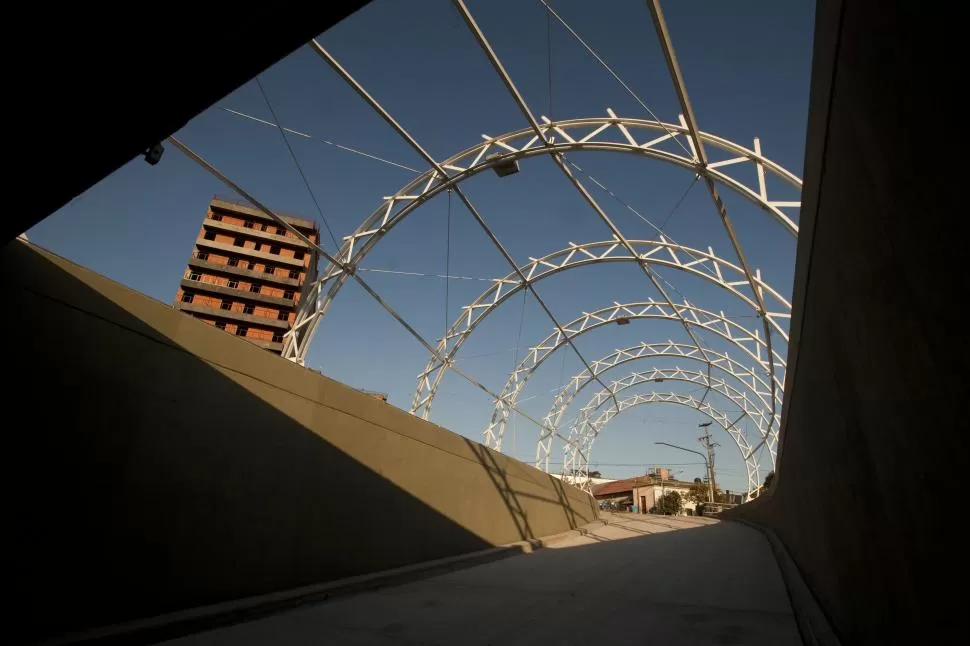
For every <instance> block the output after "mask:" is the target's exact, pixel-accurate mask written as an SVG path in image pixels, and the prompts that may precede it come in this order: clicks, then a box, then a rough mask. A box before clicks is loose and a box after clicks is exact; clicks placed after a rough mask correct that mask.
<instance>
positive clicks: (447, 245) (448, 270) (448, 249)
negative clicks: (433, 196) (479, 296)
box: [441, 190, 451, 345]
mask: <svg viewBox="0 0 970 646" xmlns="http://www.w3.org/2000/svg"><path fill="white" fill-rule="evenodd" d="M445 231H446V234H445V236H446V237H445V276H450V275H451V190H449V191H448V220H447V225H446V226H445ZM450 288H451V281H450V280H446V281H445V331H444V333H443V334H444V336H442V337H441V339H442V341H444V343H445V344H446V345H447V343H448V296H449V290H450Z"/></svg>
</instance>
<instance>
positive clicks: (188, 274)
mask: <svg viewBox="0 0 970 646" xmlns="http://www.w3.org/2000/svg"><path fill="white" fill-rule="evenodd" d="M283 219H284V220H285V221H286V222H287V223H288V224H291V225H293V226H294V227H295V228H296V229H297V230H298V231H300V232H301V233H303V234H304V235H305V236H306V237H307V238H309V239H310V240H312V241H313V242H314V243H315V244H319V242H320V231H319V229H318V228H317V225H316V224H314V223H313V222H312V221H310V220H303V219H300V218H295V217H289V216H283ZM316 268H317V257H316V253H315V252H314V250H313V249H312V248H311V247H310V246H308V245H307V244H306V243H305V242H303V241H302V240H299V239H298V238H297V237H296V236H295V235H293V233H292V232H290V231H288V230H286V229H284V228H283V227H281V226H279V225H277V223H276V222H275V221H274V220H273V219H272V218H270V217H269V216H267V215H266V214H264V213H263V212H262V211H259V210H258V209H255V208H253V207H251V206H248V205H246V204H242V203H238V202H234V201H231V200H225V199H221V198H214V199H213V200H212V202H210V203H209V211H208V213H206V217H205V219H204V220H203V221H202V228H201V229H200V231H199V235H198V237H197V239H196V241H195V245H194V247H193V249H192V256H191V258H189V261H188V266H187V267H186V269H185V274H184V275H183V276H182V281H181V283H180V284H179V289H178V291H177V292H176V294H175V307H177V308H178V309H180V310H182V311H183V312H185V313H186V314H190V315H192V316H194V317H196V318H198V319H200V320H202V321H205V322H206V323H208V324H209V325H214V326H215V327H217V328H220V329H223V330H225V331H226V332H228V333H229V334H234V335H236V336H240V337H243V338H245V339H246V340H247V341H250V342H252V343H255V344H256V345H258V346H260V347H262V348H265V349H267V350H269V351H270V352H274V353H276V354H280V353H281V352H282V351H283V335H284V334H285V333H286V332H287V331H289V329H290V327H291V326H292V325H293V322H294V320H295V318H296V309H297V306H298V304H299V302H300V298H301V297H302V295H303V291H304V285H306V283H307V280H308V279H312V278H313V277H314V276H315V275H316Z"/></svg>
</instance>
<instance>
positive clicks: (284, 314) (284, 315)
mask: <svg viewBox="0 0 970 646" xmlns="http://www.w3.org/2000/svg"><path fill="white" fill-rule="evenodd" d="M289 318H290V313H289V312H286V311H281V312H280V313H279V314H277V315H276V320H278V321H286V320H288V319H289Z"/></svg>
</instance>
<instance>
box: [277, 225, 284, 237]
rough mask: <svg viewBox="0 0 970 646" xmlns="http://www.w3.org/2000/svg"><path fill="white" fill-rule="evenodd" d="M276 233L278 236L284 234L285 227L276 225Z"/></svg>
mask: <svg viewBox="0 0 970 646" xmlns="http://www.w3.org/2000/svg"><path fill="white" fill-rule="evenodd" d="M276 235H278V236H285V235H286V229H284V228H283V227H276Z"/></svg>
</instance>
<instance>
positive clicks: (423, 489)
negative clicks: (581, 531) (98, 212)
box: [0, 242, 597, 641]
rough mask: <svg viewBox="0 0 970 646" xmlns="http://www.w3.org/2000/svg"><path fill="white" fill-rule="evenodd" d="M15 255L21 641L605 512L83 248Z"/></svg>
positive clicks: (400, 562) (394, 563)
mask: <svg viewBox="0 0 970 646" xmlns="http://www.w3.org/2000/svg"><path fill="white" fill-rule="evenodd" d="M0 266H2V269H3V274H4V276H5V277H6V278H7V281H8V284H9V289H8V299H9V301H8V309H7V311H6V315H5V316H4V317H3V335H4V338H6V339H8V344H9V345H8V348H7V351H6V353H5V355H6V356H5V359H6V361H5V368H6V373H7V378H6V380H5V391H4V399H5V402H6V407H5V409H6V411H7V424H6V430H7V432H6V440H7V446H6V452H5V454H6V456H7V462H8V464H7V466H6V468H5V469H4V482H5V486H4V492H5V500H6V502H5V505H4V507H5V509H6V510H7V512H8V515H9V520H8V522H7V523H6V533H5V536H4V541H5V549H4V554H5V558H6V559H9V564H8V565H7V566H5V568H6V570H7V571H8V572H12V573H13V579H12V580H11V581H10V584H11V585H12V586H13V588H14V589H16V590H17V592H18V594H17V595H15V596H14V598H13V606H14V607H12V608H9V611H10V612H9V613H8V616H9V617H11V621H12V622H13V624H14V625H13V633H14V641H19V640H26V639H29V640H35V639H40V638H45V637H52V636H56V635H64V634H71V633H78V632H84V631H88V630H91V629H97V628H101V627H105V626H110V625H115V624H119V623H123V622H129V621H133V620H138V619H143V618H147V617H153V616H157V615H162V614H165V613H172V612H177V611H182V610H185V609H189V608H197V607H200V606H207V605H210V604H218V603H223V602H226V601H230V600H235V599H241V598H245V597H252V596H256V595H264V594H267V593H271V592H277V591H281V590H287V589H291V588H296V587H299V586H306V585H311V584H315V583H320V582H325V581H332V580H336V579H341V578H345V577H350V576H355V575H361V574H366V573H372V572H377V571H382V570H387V569H391V568H396V567H401V566H404V565H408V564H414V563H419V562H423V561H429V560H432V559H439V558H443V557H448V556H453V555H458V554H464V553H470V552H474V551H477V550H482V549H484V548H488V547H490V546H494V545H499V544H505V543H510V542H513V541H519V540H523V539H530V538H535V537H541V536H545V535H550V534H556V533H559V532H563V531H566V530H569V529H571V528H575V527H578V526H580V525H583V524H586V523H588V522H590V521H592V520H594V519H595V518H596V516H597V508H596V505H595V503H594V502H593V500H592V499H591V498H590V497H589V496H588V495H586V494H585V493H583V492H581V491H579V490H578V489H575V488H573V487H569V486H565V485H563V484H562V483H561V482H560V481H558V480H556V479H555V478H552V477H550V476H548V475H546V474H544V473H542V472H540V471H538V470H536V469H533V468H532V467H529V466H527V465H524V464H522V463H520V462H517V461H515V460H512V459H510V458H508V457H506V456H504V455H501V454H498V453H495V452H492V451H490V450H489V449H486V448H484V447H483V446H481V445H479V444H477V443H475V442H472V441H470V440H467V439H465V438H463V437H461V436H459V435H456V434H454V433H451V432H449V431H447V430H445V429H443V428H440V427H438V426H435V425H433V424H430V423H428V422H425V421H422V420H420V419H418V418H415V417H413V416H411V415H409V414H407V413H406V412H404V411H401V410H399V409H397V408H394V407H392V406H389V405H387V404H385V403H383V402H381V401H379V400H376V399H374V398H372V397H369V396H367V395H364V394H362V393H359V392H357V391H355V390H353V389H351V388H348V387H346V386H344V385H342V384H340V383H337V382H335V381H333V380H330V379H327V378H325V377H322V376H320V375H318V374H316V373H314V372H312V371H309V370H306V369H304V368H301V367H299V366H297V365H294V364H291V363H288V362H286V361H284V360H282V359H280V358H279V357H276V356H274V355H272V354H270V353H268V352H266V351H264V350H261V349H260V348H258V347H256V346H254V345H252V344H250V343H248V342H246V341H244V340H242V339H237V338H235V337H233V336H230V335H228V334H226V333H225V332H223V331H221V330H218V329H215V328H213V327H210V326H208V325H206V324H204V323H202V322H200V321H197V320H195V319H192V318H190V317H188V316H185V315H183V314H181V313H179V312H177V311H175V310H173V309H172V308H171V307H169V306H168V305H165V304H163V303H159V302H157V301H155V300H153V299H151V298H148V297H146V296H144V295H142V294H139V293H137V292H134V291H132V290H130V289H128V288H126V287H124V286H122V285H119V284H117V283H115V282H113V281H110V280H108V279H106V278H104V277H102V276H99V275H97V274H95V273H93V272H91V271H88V270H86V269H84V268H82V267H80V266H78V265H75V264H73V263H71V262H69V261H66V260H64V259H63V258H59V257H57V256H55V255H53V254H50V253H48V252H45V251H42V250H40V249H37V248H36V247H32V246H30V245H28V244H25V243H22V242H12V243H10V244H9V245H7V246H6V247H5V248H3V250H2V253H0ZM14 420H16V422H15V421H14Z"/></svg>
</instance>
